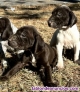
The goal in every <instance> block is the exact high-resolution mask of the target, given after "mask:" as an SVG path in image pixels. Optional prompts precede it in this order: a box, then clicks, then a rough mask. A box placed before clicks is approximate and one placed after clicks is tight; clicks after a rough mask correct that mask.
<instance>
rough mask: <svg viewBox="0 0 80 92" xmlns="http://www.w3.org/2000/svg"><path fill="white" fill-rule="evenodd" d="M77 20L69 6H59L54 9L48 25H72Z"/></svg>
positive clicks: (54, 26) (55, 26) (58, 26)
mask: <svg viewBox="0 0 80 92" xmlns="http://www.w3.org/2000/svg"><path fill="white" fill-rule="evenodd" d="M76 22H77V18H76V16H75V15H74V13H73V12H72V11H71V10H70V8H69V7H67V6H61V7H57V8H55V9H54V10H53V12H52V15H51V17H50V18H49V20H48V25H49V26H50V27H53V28H63V27H64V26H67V27H72V26H73V25H74V24H75V23H76Z"/></svg>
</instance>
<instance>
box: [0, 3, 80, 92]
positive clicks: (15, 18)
mask: <svg viewBox="0 0 80 92" xmlns="http://www.w3.org/2000/svg"><path fill="white" fill-rule="evenodd" d="M57 6H58V5H46V6H24V5H20V6H19V5H18V6H15V11H11V10H5V8H4V7H0V16H6V17H8V18H9V19H10V20H11V22H12V23H14V25H15V26H16V27H18V28H20V27H22V26H26V25H33V26H34V27H36V29H37V30H38V32H39V33H40V35H41V36H42V37H43V39H44V41H45V42H46V43H48V44H49V43H50V40H51V37H52V35H53V33H54V31H55V29H53V28H50V27H48V24H47V20H48V19H49V17H50V15H51V12H52V10H53V9H54V8H55V7H57ZM68 6H69V7H70V8H71V9H72V10H73V12H74V13H75V15H76V16H77V18H78V22H77V25H78V29H79V30H80V4H71V5H68ZM75 35H76V34H75ZM64 65H65V68H64V69H62V70H57V71H55V72H54V73H53V74H52V77H53V82H55V83H58V86H65V87H80V66H79V65H77V64H74V63H73V62H72V61H70V60H68V59H66V60H65V61H64ZM32 86H43V83H42V82H41V80H40V77H39V75H38V74H37V73H36V72H33V71H32V70H29V69H26V68H24V69H21V70H20V71H19V72H18V73H16V74H15V75H14V76H13V77H11V78H10V79H9V80H8V81H5V82H2V81H0V92H32V90H31V87H32ZM34 92H35V91H34ZM36 92H39V91H36ZM42 92H43V91H42ZM48 92H49V91H48ZM71 92H72V91H71Z"/></svg>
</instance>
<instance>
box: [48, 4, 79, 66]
mask: <svg viewBox="0 0 80 92" xmlns="http://www.w3.org/2000/svg"><path fill="white" fill-rule="evenodd" d="M76 23H77V18H76V16H75V15H74V13H73V12H72V11H71V10H70V8H69V7H67V6H65V5H64V6H61V7H57V8H55V9H54V10H53V12H52V15H51V17H50V18H49V20H48V25H49V27H53V28H57V30H56V31H55V32H54V34H53V37H52V39H51V42H50V46H56V48H57V53H58V63H57V67H58V68H63V67H64V64H63V58H62V50H63V48H64V47H65V48H67V49H68V48H69V49H71V48H74V62H77V61H78V59H79V48H80V42H79V31H78V29H77V25H76Z"/></svg>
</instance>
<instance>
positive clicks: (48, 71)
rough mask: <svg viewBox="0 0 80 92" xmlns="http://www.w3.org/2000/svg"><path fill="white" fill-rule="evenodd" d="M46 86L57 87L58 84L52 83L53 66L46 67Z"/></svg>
mask: <svg viewBox="0 0 80 92" xmlns="http://www.w3.org/2000/svg"><path fill="white" fill-rule="evenodd" d="M45 80H46V81H45V86H52V87H56V86H57V84H54V83H53V81H52V71H51V66H50V65H49V64H47V65H46V66H45Z"/></svg>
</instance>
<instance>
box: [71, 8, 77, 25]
mask: <svg viewBox="0 0 80 92" xmlns="http://www.w3.org/2000/svg"><path fill="white" fill-rule="evenodd" d="M69 16H70V19H69V26H70V27H72V26H73V25H74V24H76V23H77V17H76V16H75V15H74V13H73V12H72V11H71V10H69Z"/></svg>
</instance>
